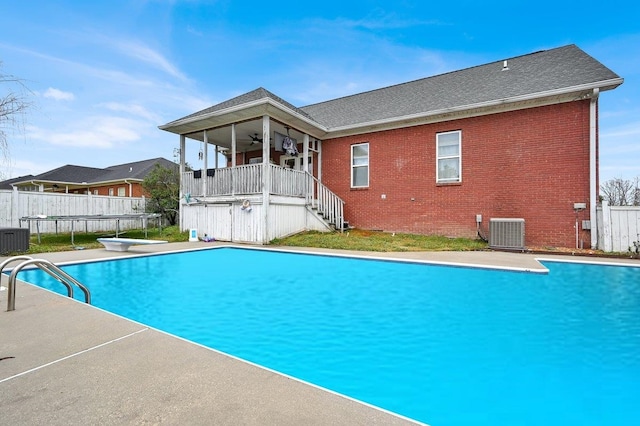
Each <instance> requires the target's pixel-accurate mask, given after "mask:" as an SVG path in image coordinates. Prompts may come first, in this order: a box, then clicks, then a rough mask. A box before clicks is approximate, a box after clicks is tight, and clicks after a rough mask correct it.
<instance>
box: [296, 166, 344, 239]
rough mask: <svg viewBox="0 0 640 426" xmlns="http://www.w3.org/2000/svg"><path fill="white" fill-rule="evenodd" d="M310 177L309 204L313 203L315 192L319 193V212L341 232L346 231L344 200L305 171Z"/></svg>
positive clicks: (307, 200)
mask: <svg viewBox="0 0 640 426" xmlns="http://www.w3.org/2000/svg"><path fill="white" fill-rule="evenodd" d="M305 173H306V174H307V176H308V177H309V188H308V189H307V199H306V202H307V204H311V205H313V204H312V203H313V200H314V194H316V195H317V199H316V200H317V203H318V204H317V206H316V207H317V209H318V213H320V214H322V215H323V216H324V217H325V218H327V219H328V221H329V222H330V223H333V224H334V226H335V227H336V229H339V230H340V232H343V231H344V204H345V203H344V200H343V199H342V198H340V197H339V196H338V195H337V194H336V193H334V192H333V191H331V190H330V189H329V188H328V187H327V186H326V185H324V184H323V183H322V182H320V181H319V180H318V178H316V177H315V176H313V175H312V174H311V173H309V172H305Z"/></svg>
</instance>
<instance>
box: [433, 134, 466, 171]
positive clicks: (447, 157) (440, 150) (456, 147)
mask: <svg viewBox="0 0 640 426" xmlns="http://www.w3.org/2000/svg"><path fill="white" fill-rule="evenodd" d="M461 144H462V132H461V131H459V130H458V131H455V132H446V133H438V134H437V135H436V158H437V165H436V182H438V183H449V182H462V156H461V155H460V152H461Z"/></svg>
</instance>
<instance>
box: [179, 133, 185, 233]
mask: <svg viewBox="0 0 640 426" xmlns="http://www.w3.org/2000/svg"><path fill="white" fill-rule="evenodd" d="M185 145H186V144H185V136H184V135H180V148H179V149H180V179H179V182H180V190H179V192H178V193H179V194H180V200H179V201H178V206H179V208H178V215H179V216H180V230H181V231H184V219H183V218H184V214H182V213H183V207H182V197H183V196H184V194H183V193H182V177H183V174H184V169H185V164H184V163H185V161H184V159H185V154H184V149H185Z"/></svg>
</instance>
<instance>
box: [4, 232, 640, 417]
mask: <svg viewBox="0 0 640 426" xmlns="http://www.w3.org/2000/svg"><path fill="white" fill-rule="evenodd" d="M211 245H212V244H211V243H173V244H164V245H157V246H140V247H132V248H131V250H130V251H128V252H109V251H106V250H104V249H96V250H82V251H74V252H59V253H50V254H42V255H34V256H33V257H37V258H43V259H47V260H51V261H53V262H54V263H63V262H77V261H89V260H95V259H103V258H117V257H130V256H137V255H146V254H149V253H155V252H166V251H173V250H186V249H197V248H202V247H210V246H211ZM286 250H291V251H309V252H312V251H313V252H322V253H331V254H340V255H357V256H366V257H384V258H394V259H405V260H412V261H426V262H444V263H449V264H474V265H477V266H484V267H486V266H491V267H505V268H509V269H524V270H531V271H544V268H543V267H542V266H541V265H540V264H539V263H538V262H537V260H536V256H533V255H527V254H514V253H496V252H470V253H460V252H455V253H452V252H441V253H438V252H429V253H363V252H353V253H352V252H344V251H335V250H315V249H314V250H311V249H298V248H287V249H286ZM545 257H550V256H545ZM560 258H561V259H565V260H566V257H560ZM4 259H5V258H1V257H0V261H2V260H4ZM571 260H578V259H571ZM588 260H593V259H588ZM628 263H631V264H636V265H637V264H638V261H629V262H628ZM10 266H15V265H10ZM2 285H4V286H5V287H6V285H7V279H6V277H4V278H3V279H2ZM16 294H17V298H16V310H15V311H12V312H5V310H6V303H7V291H1V292H0V407H2V408H1V409H0V421H1V422H2V424H12V425H23V424H34V425H35V424H48V425H69V424H83V425H85V424H100V425H109V424H176V425H177V424H181V425H183V424H189V425H198V424H203V425H205V424H206V425H212V424H215V425H227V424H228V425H239V424H242V425H266V424H269V425H271V424H277V425H302V424H304V425H372V424H381V425H406V424H414V422H412V421H411V420H409V419H406V418H402V417H399V416H396V415H394V414H392V413H388V412H385V411H382V410H379V409H376V408H374V407H371V406H368V405H365V404H362V403H359V402H357V401H354V400H351V399H349V398H346V397H343V396H340V395H337V394H334V393H331V392H328V391H326V390H323V389H320V388H317V387H314V386H312V385H309V384H306V383H303V382H300V381H297V380H295V379H292V378H289V377H286V376H283V375H280V374H278V373H275V372H272V371H269V370H266V369H264V368H261V367H258V366H255V365H252V364H249V363H246V362H244V361H241V360H238V359H235V358H233V357H230V356H227V355H224V354H221V353H219V352H216V351H214V350H210V349H207V348H204V347H202V346H199V345H196V344H193V343H190V342H187V341H184V340H182V339H179V338H176V337H174V336H171V335H167V334H165V333H162V332H160V331H157V330H154V329H150V328H148V327H146V326H144V325H142V324H139V323H136V322H132V321H129V320H126V319H124V318H121V317H118V316H116V315H112V314H110V313H107V312H105V311H102V310H100V309H98V308H95V307H93V306H89V305H86V304H83V303H80V302H77V301H75V300H72V299H69V298H66V297H61V296H59V295H56V294H53V293H50V292H48V291H45V290H42V289H40V288H38V287H34V286H31V285H28V284H24V283H18V286H17V289H16Z"/></svg>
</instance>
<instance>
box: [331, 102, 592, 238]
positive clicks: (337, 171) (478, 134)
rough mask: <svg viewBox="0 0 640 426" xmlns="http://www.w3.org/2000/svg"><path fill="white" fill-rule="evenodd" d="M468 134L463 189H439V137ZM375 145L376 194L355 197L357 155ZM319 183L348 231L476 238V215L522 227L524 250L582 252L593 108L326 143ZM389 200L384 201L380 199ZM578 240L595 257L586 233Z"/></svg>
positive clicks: (559, 108) (574, 105) (552, 109)
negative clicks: (340, 204) (338, 203)
mask: <svg viewBox="0 0 640 426" xmlns="http://www.w3.org/2000/svg"><path fill="white" fill-rule="evenodd" d="M451 130H461V131H462V182H461V183H460V184H453V185H451V184H450V185H438V184H436V157H435V155H436V149H435V146H436V145H435V144H436V142H435V141H436V133H439V132H446V131H451ZM361 142H369V164H370V170H369V173H370V174H369V187H368V188H366V189H352V188H350V184H351V179H350V171H351V168H350V158H351V157H350V156H351V154H350V153H351V151H350V147H351V145H352V144H356V143H361ZM322 159H323V164H322V180H323V183H324V184H325V185H327V186H328V187H329V188H330V189H331V190H333V191H334V192H336V193H337V194H338V195H339V196H340V197H341V198H342V199H344V201H345V202H346V204H345V218H346V220H347V221H349V223H350V225H352V226H355V227H357V228H363V229H381V230H385V231H389V232H408V233H419V234H437V235H446V236H464V237H475V236H476V222H475V217H476V214H481V215H482V224H481V229H482V230H483V233H484V234H485V235H487V234H488V227H489V219H490V218H492V217H494V218H495V217H510V218H524V219H525V224H526V225H525V240H526V241H525V243H526V245H527V246H529V247H532V246H555V247H575V245H576V234H575V221H576V214H575V212H574V210H573V204H574V203H576V202H581V203H587V210H586V211H585V212H581V213H579V214H578V219H579V226H581V224H582V220H583V219H588V218H589V217H588V216H589V214H588V209H589V101H580V102H571V103H564V104H559V105H552V106H546V107H538V108H532V109H528V110H521V111H514V112H506V113H500V114H492V115H487V116H482V117H474V118H468V119H460V120H454V121H449V122H444V123H436V124H429V125H421V126H416V127H408V128H404V129H398V130H391V131H384V132H376V133H370V134H364V135H358V136H349V137H344V138H336V139H330V140H325V141H323V145H322ZM382 194H386V199H382V198H381V196H382ZM579 240H584V247H589V245H590V236H589V232H588V231H582V230H580V233H579Z"/></svg>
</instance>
